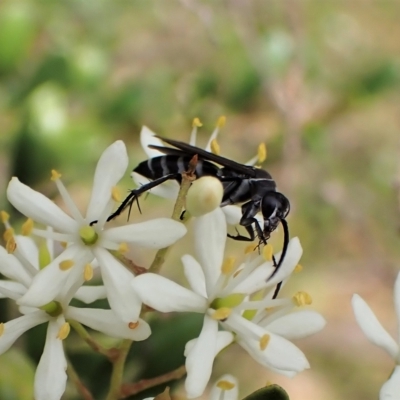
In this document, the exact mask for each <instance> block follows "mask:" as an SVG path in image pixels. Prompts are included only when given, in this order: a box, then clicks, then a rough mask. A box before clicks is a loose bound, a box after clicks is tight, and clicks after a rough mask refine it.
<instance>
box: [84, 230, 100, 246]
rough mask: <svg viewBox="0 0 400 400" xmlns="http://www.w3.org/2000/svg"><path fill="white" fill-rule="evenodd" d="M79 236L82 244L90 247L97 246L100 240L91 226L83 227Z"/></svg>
mask: <svg viewBox="0 0 400 400" xmlns="http://www.w3.org/2000/svg"><path fill="white" fill-rule="evenodd" d="M79 236H80V238H81V239H82V242H83V243H85V244H86V245H88V246H90V245H92V244H95V243H96V242H97V239H98V238H99V235H98V234H97V232H96V231H95V230H94V228H93V227H91V226H90V225H86V226H82V228H80V229H79Z"/></svg>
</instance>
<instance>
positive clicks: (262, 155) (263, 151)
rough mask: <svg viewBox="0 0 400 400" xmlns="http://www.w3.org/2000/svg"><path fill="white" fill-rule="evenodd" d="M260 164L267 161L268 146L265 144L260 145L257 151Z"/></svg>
mask: <svg viewBox="0 0 400 400" xmlns="http://www.w3.org/2000/svg"><path fill="white" fill-rule="evenodd" d="M257 157H258V160H257V161H258V163H259V164H261V163H263V162H264V161H265V160H266V159H267V146H266V145H265V143H260V144H259V145H258V149H257Z"/></svg>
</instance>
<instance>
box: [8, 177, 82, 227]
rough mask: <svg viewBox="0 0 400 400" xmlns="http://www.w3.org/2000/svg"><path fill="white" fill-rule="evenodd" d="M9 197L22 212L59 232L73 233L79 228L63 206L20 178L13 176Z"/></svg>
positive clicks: (9, 186)
mask: <svg viewBox="0 0 400 400" xmlns="http://www.w3.org/2000/svg"><path fill="white" fill-rule="evenodd" d="M7 198H8V200H9V201H10V203H11V204H12V205H13V206H14V207H15V208H16V209H17V210H18V211H19V212H20V213H22V214H24V215H25V216H27V217H30V218H32V219H33V220H34V221H35V222H39V223H41V224H43V225H49V226H52V227H53V228H54V229H56V230H57V231H59V232H67V233H72V232H74V231H76V229H77V223H76V222H75V221H74V220H73V219H72V218H71V217H70V216H69V215H67V214H66V213H65V212H64V211H62V210H61V208H59V207H58V206H57V205H55V204H54V203H53V202H52V201H51V200H50V199H48V198H47V197H46V196H44V195H42V194H41V193H39V192H36V191H35V190H33V189H31V188H30V187H29V186H26V185H24V184H23V183H21V182H20V181H19V180H18V178H15V177H14V178H12V179H11V181H10V183H9V184H8V188H7Z"/></svg>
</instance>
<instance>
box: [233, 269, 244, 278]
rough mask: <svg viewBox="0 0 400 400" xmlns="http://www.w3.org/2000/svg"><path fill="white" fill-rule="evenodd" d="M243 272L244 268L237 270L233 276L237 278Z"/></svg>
mask: <svg viewBox="0 0 400 400" xmlns="http://www.w3.org/2000/svg"><path fill="white" fill-rule="evenodd" d="M241 272H242V269H238V270H237V271H235V273H234V274H233V277H234V278H236V277H237V276H238V275H239V274H240V273H241Z"/></svg>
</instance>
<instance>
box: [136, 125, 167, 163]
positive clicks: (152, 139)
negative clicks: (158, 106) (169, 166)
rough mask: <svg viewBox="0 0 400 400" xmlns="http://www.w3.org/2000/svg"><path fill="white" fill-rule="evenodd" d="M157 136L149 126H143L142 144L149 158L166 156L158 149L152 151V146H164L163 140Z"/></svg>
mask: <svg viewBox="0 0 400 400" xmlns="http://www.w3.org/2000/svg"><path fill="white" fill-rule="evenodd" d="M155 135H156V134H155V133H154V132H153V131H152V130H151V129H149V128H148V127H147V126H142V130H141V131H140V144H141V145H142V148H143V150H144V151H145V153H146V155H147V157H148V158H153V157H160V156H162V155H164V154H163V153H161V152H160V151H158V150H156V149H151V148H150V147H149V146H150V145H155V146H164V143H163V142H162V140H161V139H159V138H156V136H155Z"/></svg>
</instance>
